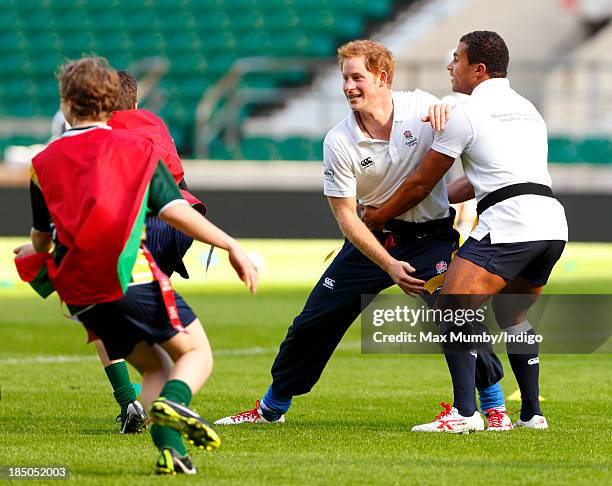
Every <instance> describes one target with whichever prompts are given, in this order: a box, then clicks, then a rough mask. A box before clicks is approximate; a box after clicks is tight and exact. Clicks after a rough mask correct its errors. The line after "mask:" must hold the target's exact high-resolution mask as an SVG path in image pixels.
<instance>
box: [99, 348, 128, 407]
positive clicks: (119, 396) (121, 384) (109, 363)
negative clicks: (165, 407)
mask: <svg viewBox="0 0 612 486" xmlns="http://www.w3.org/2000/svg"><path fill="white" fill-rule="evenodd" d="M93 343H94V345H95V346H96V351H97V352H98V356H99V357H100V361H101V362H102V366H104V371H105V372H106V376H107V377H108V381H109V382H110V384H111V386H112V387H113V396H114V397H115V401H116V402H117V403H118V404H119V406H120V407H121V415H125V412H126V409H127V406H128V405H129V404H130V403H131V402H133V401H134V400H136V392H135V390H134V387H133V386H132V382H131V381H130V375H129V373H128V368H127V364H126V363H125V360H123V359H110V358H109V357H108V354H107V353H106V348H105V347H104V343H103V342H102V341H101V340H100V339H96V340H95V341H94V342H93Z"/></svg>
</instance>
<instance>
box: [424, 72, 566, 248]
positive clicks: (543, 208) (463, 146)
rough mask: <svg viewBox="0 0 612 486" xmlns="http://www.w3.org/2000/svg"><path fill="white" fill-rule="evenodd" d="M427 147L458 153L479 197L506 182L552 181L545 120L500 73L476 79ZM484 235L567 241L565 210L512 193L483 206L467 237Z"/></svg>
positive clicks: (499, 239) (514, 239) (547, 200)
mask: <svg viewBox="0 0 612 486" xmlns="http://www.w3.org/2000/svg"><path fill="white" fill-rule="evenodd" d="M431 148H432V149H433V150H435V151H436V152H440V153H442V154H445V155H448V156H449V157H455V158H456V157H459V156H460V157H461V161H462V163H463V169H464V170H465V174H466V175H467V177H468V179H469V180H470V182H471V183H472V185H473V186H474V191H475V193H476V199H477V200H478V201H480V200H481V199H482V198H483V197H485V196H486V195H487V194H489V193H491V192H493V191H495V190H497V189H500V188H502V187H505V186H509V185H511V184H517V183H522V182H535V183H538V184H543V185H546V186H549V187H550V186H551V179H550V174H549V173H548V168H547V159H548V138H547V131H546V124H545V123H544V120H543V119H542V117H541V115H540V114H539V113H538V111H537V110H536V109H535V107H534V106H533V104H531V102H530V101H528V100H527V99H525V98H523V97H522V96H520V95H519V94H518V93H517V92H516V91H514V90H512V89H511V88H510V83H509V81H508V80H507V79H505V78H494V79H489V80H487V81H484V82H483V83H481V84H479V85H478V86H477V87H476V88H475V89H474V91H473V92H472V96H471V97H470V99H469V101H468V102H466V103H465V104H462V105H459V106H457V107H456V108H455V109H454V110H453V112H452V113H451V116H450V118H449V120H448V122H447V124H446V129H445V130H444V131H443V132H440V133H437V134H436V135H435V140H434V143H433V145H432V147H431ZM487 234H490V238H491V243H513V242H523V241H539V240H564V241H567V222H566V219H565V211H564V209H563V206H561V204H560V203H559V202H558V201H557V200H556V199H553V198H550V197H544V196H536V195H532V194H528V195H522V196H516V197H513V198H510V199H506V200H505V201H502V202H500V203H497V204H496V205H494V206H491V207H490V208H489V209H487V210H486V211H484V212H483V213H482V214H481V215H480V218H479V222H478V225H477V226H476V228H475V229H474V231H473V232H472V234H471V235H470V236H471V237H472V238H475V239H477V240H481V239H482V238H483V237H484V236H486V235H487Z"/></svg>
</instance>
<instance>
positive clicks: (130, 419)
mask: <svg viewBox="0 0 612 486" xmlns="http://www.w3.org/2000/svg"><path fill="white" fill-rule="evenodd" d="M117 422H121V428H120V429H119V433H121V434H140V433H141V432H142V431H143V430H144V429H146V428H147V425H148V423H149V420H148V419H147V414H146V413H145V410H144V407H143V406H142V405H141V404H140V402H139V401H138V400H134V401H133V402H130V403H129V405H128V406H127V409H126V411H125V414H122V415H119V416H118V417H117Z"/></svg>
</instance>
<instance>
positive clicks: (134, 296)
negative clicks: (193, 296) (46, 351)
mask: <svg viewBox="0 0 612 486" xmlns="http://www.w3.org/2000/svg"><path fill="white" fill-rule="evenodd" d="M174 298H175V299H176V307H177V309H178V313H179V317H180V319H181V323H182V324H183V326H185V327H187V326H188V325H189V324H191V323H192V322H193V321H194V320H195V319H196V316H195V314H194V313H193V311H192V310H191V308H190V307H189V306H188V305H187V304H186V303H185V301H184V300H183V298H182V297H181V296H180V295H179V294H177V293H176V292H174ZM78 319H79V320H80V321H81V322H82V323H83V324H84V325H85V327H86V328H87V329H89V330H91V331H92V332H94V333H95V334H96V336H97V337H98V338H100V339H101V340H102V342H103V343H104V347H105V348H106V352H107V353H108V357H109V358H110V359H119V358H125V357H126V356H128V355H129V354H130V353H131V352H132V350H133V349H134V346H136V344H138V343H139V342H140V341H146V342H147V343H148V344H155V343H161V342H164V341H167V340H168V339H170V338H171V337H173V336H174V335H176V334H178V331H177V330H176V329H174V328H173V327H172V324H170V319H169V318H168V312H167V311H166V307H165V305H164V301H163V299H162V296H161V291H160V289H159V284H158V283H157V282H151V283H148V284H142V285H133V286H131V287H128V290H127V292H126V293H125V295H124V296H123V298H121V299H119V300H115V301H113V302H106V303H104V304H98V305H96V306H95V307H93V308H92V309H90V310H88V311H85V312H83V313H81V314H79V315H78Z"/></svg>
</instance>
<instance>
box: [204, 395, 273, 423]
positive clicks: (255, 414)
mask: <svg viewBox="0 0 612 486" xmlns="http://www.w3.org/2000/svg"><path fill="white" fill-rule="evenodd" d="M283 422H285V416H284V415H281V416H280V417H279V418H278V420H273V421H270V420H266V419H265V418H264V417H263V415H262V413H261V407H260V406H259V400H257V402H255V408H254V409H252V410H245V411H244V412H240V413H239V414H237V415H230V416H229V417H223V418H221V419H219V420H217V421H216V422H215V425H239V424H282V423H283Z"/></svg>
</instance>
